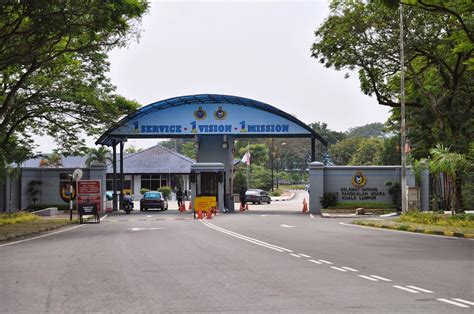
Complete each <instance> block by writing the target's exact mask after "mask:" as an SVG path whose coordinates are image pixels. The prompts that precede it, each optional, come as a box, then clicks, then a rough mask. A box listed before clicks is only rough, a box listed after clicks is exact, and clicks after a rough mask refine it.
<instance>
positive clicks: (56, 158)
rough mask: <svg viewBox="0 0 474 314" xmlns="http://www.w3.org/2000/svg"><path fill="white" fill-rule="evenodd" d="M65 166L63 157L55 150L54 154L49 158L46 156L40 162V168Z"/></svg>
mask: <svg viewBox="0 0 474 314" xmlns="http://www.w3.org/2000/svg"><path fill="white" fill-rule="evenodd" d="M62 166H63V157H62V155H61V154H60V153H59V152H58V151H57V150H53V152H52V153H51V154H49V155H47V156H44V157H43V159H41V160H40V167H41V168H44V167H53V168H58V167H62Z"/></svg>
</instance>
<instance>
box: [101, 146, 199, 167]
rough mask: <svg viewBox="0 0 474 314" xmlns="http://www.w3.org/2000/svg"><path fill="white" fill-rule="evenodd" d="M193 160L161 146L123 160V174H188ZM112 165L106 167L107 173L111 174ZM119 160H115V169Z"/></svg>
mask: <svg viewBox="0 0 474 314" xmlns="http://www.w3.org/2000/svg"><path fill="white" fill-rule="evenodd" d="M193 163H194V160H193V159H191V158H188V157H186V156H184V155H181V154H179V153H176V152H173V151H171V150H169V149H167V148H165V147H163V146H161V145H159V144H158V145H156V146H153V147H150V148H147V149H145V150H143V151H141V152H138V153H135V154H131V155H128V156H125V157H124V158H123V172H124V173H137V174H138V173H161V174H166V173H174V174H179V173H181V174H188V173H190V172H191V165H192V164H193ZM112 166H113V163H110V164H108V165H107V173H113V167H112ZM119 166H120V159H118V158H117V168H119Z"/></svg>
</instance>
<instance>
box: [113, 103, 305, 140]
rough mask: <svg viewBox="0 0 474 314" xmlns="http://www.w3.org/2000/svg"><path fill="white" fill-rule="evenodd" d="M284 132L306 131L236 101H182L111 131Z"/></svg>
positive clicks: (145, 133)
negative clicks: (217, 102) (182, 103)
mask: <svg viewBox="0 0 474 314" xmlns="http://www.w3.org/2000/svg"><path fill="white" fill-rule="evenodd" d="M113 134H117V135H122V136H123V135H129V136H130V137H133V136H135V137H136V136H137V135H145V136H147V135H156V136H164V135H199V134H206V135H220V134H227V135H237V134H239V135H252V134H255V135H262V134H272V135H284V134H288V135H291V134H309V132H308V130H307V129H305V128H303V127H302V126H301V125H298V124H297V123H295V122H293V121H291V120H289V119H287V118H285V117H283V116H281V115H279V114H276V113H274V112H270V111H266V110H262V109H258V108H255V107H251V106H243V105H238V104H229V103H224V104H199V105H194V104H192V105H191V104H190V105H181V106H176V107H170V108H166V109H161V110H157V111H155V112H150V113H148V114H146V115H143V116H140V117H139V118H138V117H137V118H135V119H132V120H130V121H128V122H127V123H126V124H124V125H123V126H121V127H119V128H118V129H116V130H114V131H113V132H112V133H111V135H113Z"/></svg>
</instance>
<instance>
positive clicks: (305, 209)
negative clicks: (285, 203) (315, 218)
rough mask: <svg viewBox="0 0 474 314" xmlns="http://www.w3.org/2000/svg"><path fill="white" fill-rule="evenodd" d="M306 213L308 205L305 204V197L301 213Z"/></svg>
mask: <svg viewBox="0 0 474 314" xmlns="http://www.w3.org/2000/svg"><path fill="white" fill-rule="evenodd" d="M307 212H308V203H306V197H305V198H304V199H303V213H307Z"/></svg>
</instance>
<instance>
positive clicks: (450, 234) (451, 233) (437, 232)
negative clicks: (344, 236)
mask: <svg viewBox="0 0 474 314" xmlns="http://www.w3.org/2000/svg"><path fill="white" fill-rule="evenodd" d="M353 224H354V225H358V226H366V227H372V228H380V229H390V230H397V231H405V232H413V233H424V234H432V235H438V236H446V237H455V238H465V239H474V234H473V233H462V232H454V231H440V230H430V229H420V228H412V227H405V226H406V225H403V224H400V225H397V226H391V225H379V224H376V223H370V222H369V223H365V222H364V223H361V222H357V221H354V222H353Z"/></svg>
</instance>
